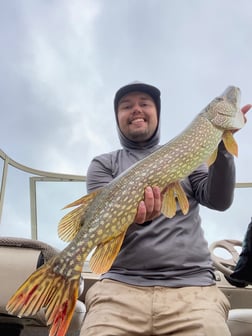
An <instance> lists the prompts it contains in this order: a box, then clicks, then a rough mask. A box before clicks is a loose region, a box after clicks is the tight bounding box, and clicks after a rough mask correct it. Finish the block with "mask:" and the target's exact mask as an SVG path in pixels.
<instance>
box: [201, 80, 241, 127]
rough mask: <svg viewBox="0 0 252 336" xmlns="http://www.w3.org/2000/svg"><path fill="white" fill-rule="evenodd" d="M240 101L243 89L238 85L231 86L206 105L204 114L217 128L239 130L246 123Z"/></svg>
mask: <svg viewBox="0 0 252 336" xmlns="http://www.w3.org/2000/svg"><path fill="white" fill-rule="evenodd" d="M240 101H241V90H240V89H239V88H238V87H236V86H229V87H228V88H227V89H226V90H225V91H224V92H223V93H222V94H221V95H220V96H218V97H216V98H215V99H214V100H213V101H212V102H211V103H210V104H209V105H208V106H207V107H206V109H205V113H204V111H203V114H205V116H206V117H207V119H208V120H209V121H210V122H211V123H212V124H213V125H214V126H215V127H216V128H219V129H222V130H230V131H233V130H239V129H241V128H242V127H243V126H244V124H245V119H244V115H243V113H242V112H241V108H240Z"/></svg>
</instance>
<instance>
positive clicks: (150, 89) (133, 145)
mask: <svg viewBox="0 0 252 336" xmlns="http://www.w3.org/2000/svg"><path fill="white" fill-rule="evenodd" d="M131 92H144V93H147V94H148V95H149V96H151V98H152V99H153V101H154V103H155V105H156V109H157V117H158V125H157V128H156V131H155V133H154V134H153V135H152V137H151V138H150V139H148V140H147V141H146V142H145V143H144V144H143V143H138V142H135V141H132V140H130V139H128V138H127V137H126V136H125V135H124V134H123V133H122V132H121V130H120V127H119V124H118V118H117V109H118V104H119V101H120V100H121V98H122V97H123V96H125V95H126V94H128V93H131ZM160 95H161V93H160V90H159V89H158V88H156V87H155V86H152V85H149V84H146V83H142V82H138V81H135V82H132V83H130V84H127V85H125V86H123V87H121V88H120V89H119V90H118V91H117V92H116V94H115V98H114V110H115V116H116V123H117V131H118V135H119V140H120V143H121V145H122V146H123V147H124V148H127V149H146V148H151V147H153V146H155V145H157V144H158V143H159V141H160V110H161V100H160Z"/></svg>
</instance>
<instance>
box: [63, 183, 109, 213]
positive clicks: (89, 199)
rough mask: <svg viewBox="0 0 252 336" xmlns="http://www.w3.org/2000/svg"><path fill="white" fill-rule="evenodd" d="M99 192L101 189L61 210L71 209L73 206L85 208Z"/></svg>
mask: <svg viewBox="0 0 252 336" xmlns="http://www.w3.org/2000/svg"><path fill="white" fill-rule="evenodd" d="M101 190H102V188H99V189H97V190H95V191H93V192H91V193H90V194H87V195H85V196H82V197H81V198H79V199H77V200H76V201H74V202H72V203H69V204H67V205H66V206H64V208H63V209H67V208H72V207H73V206H77V205H83V206H85V207H86V206H88V205H89V204H90V202H91V201H92V200H93V199H94V198H95V197H96V196H97V195H98V194H99V193H100V192H101Z"/></svg>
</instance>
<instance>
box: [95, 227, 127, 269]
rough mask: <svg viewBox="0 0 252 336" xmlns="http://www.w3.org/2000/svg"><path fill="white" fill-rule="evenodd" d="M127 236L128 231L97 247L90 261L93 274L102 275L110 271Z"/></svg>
mask: <svg viewBox="0 0 252 336" xmlns="http://www.w3.org/2000/svg"><path fill="white" fill-rule="evenodd" d="M125 234H126V231H124V232H122V233H121V234H120V235H119V236H116V237H114V238H112V239H110V240H108V241H106V242H104V243H101V244H99V245H98V246H97V247H96V249H95V251H94V254H93V255H92V257H91V259H90V261H89V266H90V269H91V271H92V272H94V273H96V274H102V273H105V272H107V271H108V270H109V269H110V267H111V266H112V264H113V262H114V260H115V258H116V257H117V255H118V253H119V251H120V248H121V246H122V243H123V240H124V237H125Z"/></svg>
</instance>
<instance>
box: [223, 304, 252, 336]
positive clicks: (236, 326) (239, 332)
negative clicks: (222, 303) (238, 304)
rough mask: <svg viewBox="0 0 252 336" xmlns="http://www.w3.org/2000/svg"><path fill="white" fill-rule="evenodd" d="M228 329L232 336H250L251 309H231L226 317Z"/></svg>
mask: <svg viewBox="0 0 252 336" xmlns="http://www.w3.org/2000/svg"><path fill="white" fill-rule="evenodd" d="M228 327H229V329H230V332H231V335H232V336H251V335H252V309H248V308H240V309H231V310H230V312H229V315H228Z"/></svg>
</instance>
